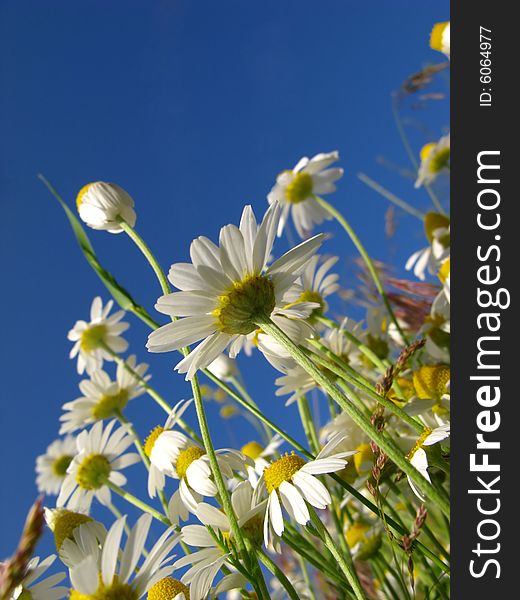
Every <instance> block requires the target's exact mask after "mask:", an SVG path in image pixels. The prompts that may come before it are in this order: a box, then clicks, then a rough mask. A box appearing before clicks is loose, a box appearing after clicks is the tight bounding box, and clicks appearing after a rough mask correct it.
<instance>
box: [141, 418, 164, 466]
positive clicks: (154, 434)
mask: <svg viewBox="0 0 520 600" xmlns="http://www.w3.org/2000/svg"><path fill="white" fill-rule="evenodd" d="M163 431H164V427H161V426H160V425H157V427H156V428H155V429H152V431H150V434H149V435H148V437H147V438H146V440H145V441H144V452H145V454H146V456H148V458H150V455H151V454H152V449H153V445H154V444H155V442H156V441H157V438H158V437H159V436H160V435H161V433H162V432H163Z"/></svg>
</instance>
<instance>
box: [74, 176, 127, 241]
mask: <svg viewBox="0 0 520 600" xmlns="http://www.w3.org/2000/svg"><path fill="white" fill-rule="evenodd" d="M76 205H77V208H78V213H79V216H80V217H81V220H82V221H83V222H84V223H86V224H87V225H88V226H89V227H92V229H104V230H106V231H109V232H110V233H121V232H122V231H123V230H122V229H121V225H120V223H119V221H118V218H121V219H123V220H124V221H126V222H127V223H128V225H130V227H133V226H134V225H135V220H136V216H135V211H134V201H133V199H132V198H131V196H130V195H129V194H128V193H127V192H125V190H124V189H123V188H121V187H119V186H118V185H116V184H115V183H105V182H104V181H96V182H94V183H89V184H87V185H85V186H84V187H82V188H81V190H80V191H79V194H78V197H77V198H76Z"/></svg>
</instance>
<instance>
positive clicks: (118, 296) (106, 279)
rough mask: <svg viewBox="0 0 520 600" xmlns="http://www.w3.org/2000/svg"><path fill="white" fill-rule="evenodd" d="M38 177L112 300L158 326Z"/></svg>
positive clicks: (55, 192)
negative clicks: (109, 270)
mask: <svg viewBox="0 0 520 600" xmlns="http://www.w3.org/2000/svg"><path fill="white" fill-rule="evenodd" d="M38 179H40V180H41V181H42V182H43V183H44V185H45V186H46V187H47V189H48V190H49V192H50V193H51V194H52V195H53V196H54V197H55V198H56V200H58V202H59V203H60V204H61V207H62V208H63V210H64V211H65V214H66V215H67V218H68V219H69V222H70V225H71V227H72V231H73V232H74V235H75V236H76V240H77V242H78V244H79V247H80V248H81V251H82V252H83V254H84V256H85V258H86V259H87V262H88V263H89V265H90V266H91V267H92V268H93V269H94V271H95V272H96V273H97V275H98V277H99V278H100V279H101V281H102V282H103V283H104V284H105V286H106V288H107V289H108V291H109V292H110V294H111V295H112V297H113V298H114V300H115V301H116V302H117V303H118V304H119V306H120V307H121V308H122V309H123V310H127V311H130V312H133V313H134V314H135V315H137V316H138V317H139V318H140V319H141V320H142V321H144V322H145V323H146V324H147V325H149V326H150V327H151V328H152V329H157V327H159V324H158V323H157V322H156V321H154V320H153V319H152V317H151V316H150V315H149V314H148V312H147V311H146V309H145V308H143V307H142V306H141V305H139V304H137V302H135V300H134V299H133V298H132V296H131V295H130V293H129V292H128V291H127V290H125V288H124V287H123V286H122V285H120V284H119V283H118V282H117V281H116V279H115V278H114V276H113V275H112V274H111V273H109V272H108V271H107V270H106V269H104V268H103V267H102V266H101V263H100V262H99V260H98V257H97V256H96V253H95V251H94V247H93V246H92V244H91V242H90V240H89V238H88V236H87V233H86V232H85V229H84V228H83V226H82V225H81V223H80V221H79V219H78V218H77V217H76V215H75V214H74V213H73V212H72V211H71V210H70V208H69V207H68V206H67V205H66V203H65V201H64V200H63V198H62V197H61V196H60V195H59V194H58V192H57V191H56V189H55V188H54V186H53V185H52V184H51V183H50V182H49V181H48V180H47V179H46V178H45V177H44V176H43V175H38Z"/></svg>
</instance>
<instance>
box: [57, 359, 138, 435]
mask: <svg viewBox="0 0 520 600" xmlns="http://www.w3.org/2000/svg"><path fill="white" fill-rule="evenodd" d="M126 363H127V364H128V366H129V367H130V368H131V369H133V370H134V371H135V372H136V373H137V374H138V375H139V376H140V377H141V378H144V379H145V380H146V381H148V379H150V375H147V376H146V377H145V373H146V371H147V369H148V365H147V364H145V363H142V364H140V365H137V364H136V357H135V355H132V356H130V357H129V358H128V359H127V361H126ZM79 389H80V391H81V393H82V394H83V396H81V398H78V399H77V400H74V401H72V402H67V403H66V404H64V405H63V409H64V410H65V411H66V412H65V414H63V415H61V417H60V421H63V424H62V426H61V429H60V433H67V432H70V431H75V430H76V429H81V428H82V427H85V426H86V425H88V424H90V423H94V422H95V421H100V420H103V419H110V418H113V417H117V416H118V414H119V413H120V412H121V411H122V410H123V409H124V408H125V407H126V405H127V404H128V401H129V400H133V399H134V398H137V397H138V396H140V395H141V394H143V393H144V391H145V390H144V388H143V386H142V384H141V383H140V381H139V379H137V378H136V377H134V375H132V374H131V373H129V372H128V370H127V369H125V366H124V365H123V364H119V365H118V366H117V375H116V381H112V380H111V379H110V377H109V376H108V374H107V373H106V372H105V371H103V370H102V369H99V370H97V371H94V372H93V373H92V375H91V376H90V379H84V380H83V381H81V382H80V384H79Z"/></svg>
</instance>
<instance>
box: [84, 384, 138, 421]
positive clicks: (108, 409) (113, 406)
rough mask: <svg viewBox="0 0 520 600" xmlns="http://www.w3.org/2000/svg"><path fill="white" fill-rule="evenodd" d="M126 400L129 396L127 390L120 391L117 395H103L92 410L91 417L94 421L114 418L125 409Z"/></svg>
mask: <svg viewBox="0 0 520 600" xmlns="http://www.w3.org/2000/svg"><path fill="white" fill-rule="evenodd" d="M128 400H129V394H128V391H127V390H120V391H119V392H118V393H117V394H106V395H103V396H101V398H100V399H99V400H98V402H97V404H95V405H94V407H93V408H92V416H93V417H94V419H108V418H110V417H114V416H116V415H117V414H118V413H119V412H120V411H121V410H123V408H125V406H126V405H127V404H128Z"/></svg>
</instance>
